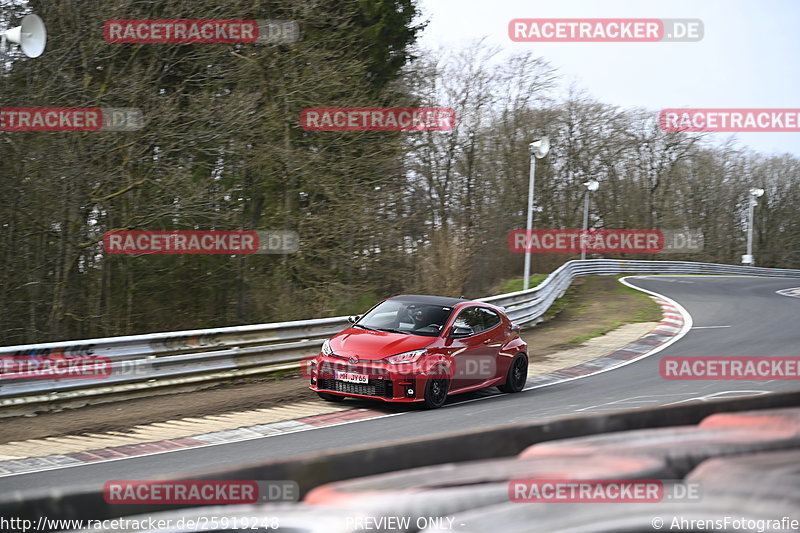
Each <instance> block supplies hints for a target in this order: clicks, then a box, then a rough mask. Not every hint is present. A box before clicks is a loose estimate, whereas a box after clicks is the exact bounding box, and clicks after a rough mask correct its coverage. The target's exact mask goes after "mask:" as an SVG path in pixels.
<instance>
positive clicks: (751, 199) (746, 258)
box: [742, 189, 764, 266]
mask: <svg viewBox="0 0 800 533" xmlns="http://www.w3.org/2000/svg"><path fill="white" fill-rule="evenodd" d="M763 195H764V189H750V194H749V196H748V197H747V199H748V204H749V205H748V207H749V211H748V214H747V254H746V255H743V256H742V263H743V264H745V265H750V266H755V265H756V262H755V260H754V258H753V210H754V209H755V207H756V206H757V205H758V200H756V198H761V197H762V196H763Z"/></svg>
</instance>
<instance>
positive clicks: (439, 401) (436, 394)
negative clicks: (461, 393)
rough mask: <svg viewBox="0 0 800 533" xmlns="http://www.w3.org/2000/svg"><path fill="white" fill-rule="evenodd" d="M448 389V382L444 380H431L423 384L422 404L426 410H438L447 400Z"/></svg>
mask: <svg viewBox="0 0 800 533" xmlns="http://www.w3.org/2000/svg"><path fill="white" fill-rule="evenodd" d="M449 388H450V380H448V379H444V378H432V379H429V380H428V381H427V382H426V383H425V395H424V396H423V398H424V401H423V402H422V404H423V405H424V406H425V408H426V409H438V408H439V407H441V406H443V405H444V402H445V401H446V400H447V391H448V389H449Z"/></svg>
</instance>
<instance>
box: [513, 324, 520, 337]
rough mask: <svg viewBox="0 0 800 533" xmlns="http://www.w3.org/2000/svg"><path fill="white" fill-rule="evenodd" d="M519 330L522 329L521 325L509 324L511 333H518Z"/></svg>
mask: <svg viewBox="0 0 800 533" xmlns="http://www.w3.org/2000/svg"><path fill="white" fill-rule="evenodd" d="M520 331H522V328H521V327H519V326H518V325H516V324H512V325H511V333H515V334H517V335H519V333H520Z"/></svg>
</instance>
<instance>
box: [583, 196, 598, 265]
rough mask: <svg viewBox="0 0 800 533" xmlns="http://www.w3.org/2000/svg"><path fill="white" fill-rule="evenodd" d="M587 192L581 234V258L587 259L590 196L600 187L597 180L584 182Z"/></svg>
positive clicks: (584, 200) (584, 198) (584, 197)
mask: <svg viewBox="0 0 800 533" xmlns="http://www.w3.org/2000/svg"><path fill="white" fill-rule="evenodd" d="M583 185H584V186H585V187H586V193H585V194H584V195H583V233H582V234H581V259H586V237H585V235H586V232H587V231H589V196H590V195H591V194H592V193H593V192H594V191H596V190H597V188H598V187H600V183H599V182H598V181H597V180H589V181H587V182H586V183H584V184H583Z"/></svg>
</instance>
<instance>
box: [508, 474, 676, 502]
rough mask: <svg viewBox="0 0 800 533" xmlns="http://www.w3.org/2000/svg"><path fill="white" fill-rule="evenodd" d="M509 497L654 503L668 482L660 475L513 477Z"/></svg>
mask: <svg viewBox="0 0 800 533" xmlns="http://www.w3.org/2000/svg"><path fill="white" fill-rule="evenodd" d="M508 497H509V499H510V500H511V501H512V502H516V503H545V502H557V503H567V502H572V503H576V502H577V503H610V502H617V503H622V502H628V503H637V502H638V503H648V502H650V503H653V502H659V501H661V500H662V499H663V498H664V484H663V483H662V482H661V481H659V480H656V479H636V480H632V479H603V480H596V479H572V480H566V479H532V480H513V481H511V482H510V483H509V484H508Z"/></svg>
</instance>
